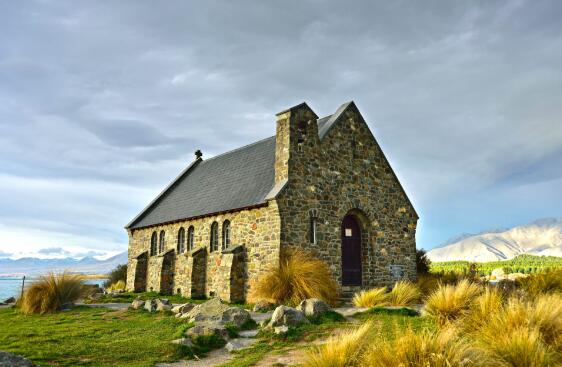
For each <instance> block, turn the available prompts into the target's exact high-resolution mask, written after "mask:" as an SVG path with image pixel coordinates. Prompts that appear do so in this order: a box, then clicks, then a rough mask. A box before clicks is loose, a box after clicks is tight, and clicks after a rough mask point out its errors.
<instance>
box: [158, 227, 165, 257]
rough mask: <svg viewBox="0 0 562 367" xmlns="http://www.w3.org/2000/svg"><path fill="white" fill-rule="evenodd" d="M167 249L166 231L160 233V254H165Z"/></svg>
mask: <svg viewBox="0 0 562 367" xmlns="http://www.w3.org/2000/svg"><path fill="white" fill-rule="evenodd" d="M165 247H166V233H165V232H164V231H160V248H158V253H160V254H161V253H162V252H164V248H165Z"/></svg>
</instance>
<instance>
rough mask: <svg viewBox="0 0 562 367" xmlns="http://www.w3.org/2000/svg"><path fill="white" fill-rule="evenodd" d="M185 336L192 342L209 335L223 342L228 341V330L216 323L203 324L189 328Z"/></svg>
mask: <svg viewBox="0 0 562 367" xmlns="http://www.w3.org/2000/svg"><path fill="white" fill-rule="evenodd" d="M185 334H186V335H187V336H189V337H190V338H191V339H192V340H193V339H195V338H197V337H199V336H210V335H216V336H218V337H219V338H221V339H223V340H226V339H228V330H226V328H225V327H224V326H223V325H220V324H218V323H203V324H199V325H195V326H194V327H192V328H189V329H188V330H187V332H186V333H185Z"/></svg>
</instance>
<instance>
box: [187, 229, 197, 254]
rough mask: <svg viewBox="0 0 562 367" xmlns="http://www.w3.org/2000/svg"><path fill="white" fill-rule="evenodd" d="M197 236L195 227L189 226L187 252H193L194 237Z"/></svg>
mask: <svg viewBox="0 0 562 367" xmlns="http://www.w3.org/2000/svg"><path fill="white" fill-rule="evenodd" d="M194 236H195V229H194V228H193V226H189V228H188V229H187V250H188V251H192V250H193V237H194Z"/></svg>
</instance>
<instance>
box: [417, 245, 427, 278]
mask: <svg viewBox="0 0 562 367" xmlns="http://www.w3.org/2000/svg"><path fill="white" fill-rule="evenodd" d="M430 266H431V261H430V260H429V258H428V257H427V254H426V252H425V250H424V249H419V250H417V251H416V271H417V273H418V274H428V273H429V268H430Z"/></svg>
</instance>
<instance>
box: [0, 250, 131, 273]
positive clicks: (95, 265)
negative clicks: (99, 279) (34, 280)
mask: <svg viewBox="0 0 562 367" xmlns="http://www.w3.org/2000/svg"><path fill="white" fill-rule="evenodd" d="M126 263H127V252H122V253H120V254H117V255H115V256H113V257H110V258H109V259H106V260H98V259H96V258H94V257H91V256H88V257H84V258H82V259H74V258H64V259H38V258H35V257H23V258H21V259H17V260H12V259H0V276H11V275H18V276H19V275H40V274H45V273H47V272H50V271H54V272H61V271H64V270H68V271H72V272H77V273H84V274H106V273H108V272H110V271H111V270H113V268H115V267H116V266H117V265H119V264H126Z"/></svg>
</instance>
